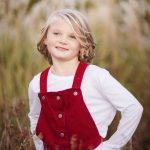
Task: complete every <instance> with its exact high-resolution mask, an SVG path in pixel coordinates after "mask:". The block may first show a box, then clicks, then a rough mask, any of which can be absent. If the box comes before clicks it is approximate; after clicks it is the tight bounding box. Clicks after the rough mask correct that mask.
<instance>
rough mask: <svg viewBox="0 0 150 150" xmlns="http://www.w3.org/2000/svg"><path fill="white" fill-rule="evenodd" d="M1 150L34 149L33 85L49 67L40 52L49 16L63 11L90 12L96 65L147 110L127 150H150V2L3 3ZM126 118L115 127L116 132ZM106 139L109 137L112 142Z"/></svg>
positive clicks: (0, 33) (0, 21)
mask: <svg viewBox="0 0 150 150" xmlns="http://www.w3.org/2000/svg"><path fill="white" fill-rule="evenodd" d="M0 5H1V6H3V9H1V11H0V29H1V30H0V118H1V121H0V149H2V150H11V149H17V150H24V149H28V150H29V149H34V148H33V142H32V138H31V135H30V131H29V121H28V117H27V114H28V111H29V107H28V95H27V89H28V84H29V82H30V80H31V79H32V77H33V76H34V75H35V74H36V73H38V72H39V71H41V70H42V69H44V68H45V67H46V66H47V65H48V63H47V62H46V61H45V60H44V59H43V57H42V56H40V54H39V53H38V52H37V50H36V42H37V39H38V37H39V30H40V28H41V27H42V24H43V22H44V21H45V18H46V17H47V16H48V15H49V13H50V12H52V11H53V10H55V9H58V8H65V7H69V8H77V9H79V10H80V11H82V12H83V13H85V12H86V13H87V15H88V19H89V22H90V25H91V27H92V32H93V34H94V37H95V41H96V44H97V46H96V58H95V60H94V62H93V63H94V64H97V65H99V66H101V67H105V68H106V69H108V70H109V71H110V72H111V74H112V75H113V76H115V77H116V78H117V79H118V80H119V81H120V82H121V83H122V84H123V85H124V86H126V87H127V88H128V89H129V90H130V91H131V92H132V93H133V94H134V95H135V96H136V97H137V98H138V99H139V101H140V102H141V103H142V105H143V106H144V114H143V117H142V121H141V123H140V125H139V127H138V129H137V131H136V133H135V134H134V137H133V138H132V139H131V140H130V142H129V144H128V146H126V147H125V148H124V149H126V150H127V149H132V150H134V149H135V150H136V149H140V150H146V149H149V148H150V143H149V139H150V134H149V133H148V132H147V131H148V128H149V127H148V125H149V122H150V119H149V108H150V102H149V98H150V92H149V90H150V80H149V77H150V60H149V55H150V53H149V52H150V45H149V39H150V12H149V7H150V4H149V2H148V1H146V0H143V1H135V0H128V1H115V0H107V1H105V2H102V1H98V0H93V1H90V0H84V1H82V2H81V1H78V0H75V1H74V2H73V1H68V2H65V1H61V5H59V6H58V3H57V1H52V0H51V1H37V2H35V1H32V0H30V1H29V2H28V1H23V0H20V1H19V3H17V5H16V3H15V2H13V1H10V0H7V1H3V2H0ZM119 117H120V114H118V115H117V117H116V119H115V120H114V122H113V124H112V126H111V127H110V130H109V133H108V136H107V138H109V137H110V136H111V134H112V132H113V131H114V130H115V128H116V124H117V122H118V119H119ZM107 138H106V139H107Z"/></svg>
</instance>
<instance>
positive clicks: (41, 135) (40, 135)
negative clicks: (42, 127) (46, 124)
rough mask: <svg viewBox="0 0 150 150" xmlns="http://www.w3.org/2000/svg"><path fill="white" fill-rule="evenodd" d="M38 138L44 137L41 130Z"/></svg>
mask: <svg viewBox="0 0 150 150" xmlns="http://www.w3.org/2000/svg"><path fill="white" fill-rule="evenodd" d="M38 138H39V139H41V140H42V139H43V134H42V133H41V132H40V134H39V135H38Z"/></svg>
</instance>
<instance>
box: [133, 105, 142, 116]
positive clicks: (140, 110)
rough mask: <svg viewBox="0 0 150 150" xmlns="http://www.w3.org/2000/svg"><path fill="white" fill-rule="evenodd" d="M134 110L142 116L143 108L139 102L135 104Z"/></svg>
mask: <svg viewBox="0 0 150 150" xmlns="http://www.w3.org/2000/svg"><path fill="white" fill-rule="evenodd" d="M135 110H136V113H137V115H139V116H142V114H143V110H144V108H143V106H142V105H141V104H140V103H138V104H137V105H136V108H135Z"/></svg>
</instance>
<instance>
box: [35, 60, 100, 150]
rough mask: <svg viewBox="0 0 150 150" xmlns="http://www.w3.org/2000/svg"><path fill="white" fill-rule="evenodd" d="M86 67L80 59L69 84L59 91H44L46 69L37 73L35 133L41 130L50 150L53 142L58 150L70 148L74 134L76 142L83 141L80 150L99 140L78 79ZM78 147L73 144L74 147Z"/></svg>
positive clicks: (94, 145)
mask: <svg viewBox="0 0 150 150" xmlns="http://www.w3.org/2000/svg"><path fill="white" fill-rule="evenodd" d="M87 66H88V65H87V64H85V63H83V62H80V63H79V65H78V68H77V70H76V73H75V76H74V80H73V84H72V87H71V88H70V89H67V90H63V91H59V92H47V76H48V71H49V68H48V69H46V70H45V71H43V72H42V73H41V76H40V93H39V98H40V102H41V112H40V116H39V119H38V123H37V126H36V134H37V135H39V133H42V135H43V142H44V143H45V144H46V145H47V146H48V148H49V149H50V150H55V146H56V145H58V146H59V150H71V148H70V142H71V139H72V137H74V136H77V137H78V138H79V139H78V141H83V146H82V150H87V149H88V148H89V146H91V145H92V146H93V148H96V147H97V146H98V145H99V144H100V143H101V137H100V135H99V132H98V129H97V127H96V125H95V123H94V120H93V119H92V117H91V115H90V113H89V111H88V108H87V107H86V105H85V103H84V100H83V96H82V92H81V82H82V78H83V75H84V71H85V69H86V67H87ZM43 94H44V96H43ZM45 97H46V99H45ZM60 99H61V101H59V100H60ZM58 101H59V103H58ZM79 146H80V145H77V147H78V148H77V149H79Z"/></svg>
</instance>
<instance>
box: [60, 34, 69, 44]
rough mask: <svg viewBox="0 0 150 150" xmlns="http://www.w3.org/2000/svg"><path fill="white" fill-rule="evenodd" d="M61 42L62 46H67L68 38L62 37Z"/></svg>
mask: <svg viewBox="0 0 150 150" xmlns="http://www.w3.org/2000/svg"><path fill="white" fill-rule="evenodd" d="M59 42H60V43H61V44H67V42H68V41H67V37H66V36H62V37H61V38H60V40H59Z"/></svg>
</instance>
